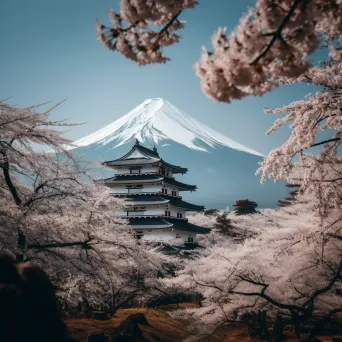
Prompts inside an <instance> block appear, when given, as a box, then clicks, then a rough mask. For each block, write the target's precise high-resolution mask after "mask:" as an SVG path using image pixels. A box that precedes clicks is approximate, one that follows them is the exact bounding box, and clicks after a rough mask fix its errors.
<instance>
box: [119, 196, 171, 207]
mask: <svg viewBox="0 0 342 342" xmlns="http://www.w3.org/2000/svg"><path fill="white" fill-rule="evenodd" d="M129 202H133V203H138V205H142V204H146V203H147V204H167V203H169V202H170V199H168V198H163V197H161V196H158V195H139V196H129V197H127V198H126V203H127V204H130V203H129ZM131 205H133V204H131Z"/></svg>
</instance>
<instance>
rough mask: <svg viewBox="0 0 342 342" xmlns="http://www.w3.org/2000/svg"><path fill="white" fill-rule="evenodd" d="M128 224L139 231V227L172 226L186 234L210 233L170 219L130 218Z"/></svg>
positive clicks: (192, 225) (182, 221) (184, 221)
mask: <svg viewBox="0 0 342 342" xmlns="http://www.w3.org/2000/svg"><path fill="white" fill-rule="evenodd" d="M129 222H130V224H131V225H132V226H136V229H139V226H150V227H151V228H153V226H162V225H165V226H167V225H173V226H172V227H173V228H175V229H178V230H182V231H186V232H194V233H199V234H208V233H209V232H210V228H204V227H200V226H197V225H195V224H192V223H190V222H188V221H186V220H177V219H172V218H167V219H163V218H159V217H156V218H130V219H129ZM145 229H148V228H145Z"/></svg>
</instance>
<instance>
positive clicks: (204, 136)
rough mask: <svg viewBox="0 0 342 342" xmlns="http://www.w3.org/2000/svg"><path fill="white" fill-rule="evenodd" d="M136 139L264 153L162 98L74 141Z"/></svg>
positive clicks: (122, 141) (116, 143) (201, 148)
mask: <svg viewBox="0 0 342 342" xmlns="http://www.w3.org/2000/svg"><path fill="white" fill-rule="evenodd" d="M133 139H138V140H140V141H142V142H144V141H146V140H148V141H153V142H154V143H155V144H158V143H160V142H162V141H163V140H172V141H174V142H176V143H179V144H182V145H184V146H186V147H188V148H190V149H193V150H198V151H208V147H211V148H214V147H215V146H225V147H229V148H233V149H235V150H238V151H244V152H247V153H250V154H254V155H257V156H262V154H261V153H259V152H257V151H254V150H252V149H250V148H248V147H246V146H244V145H242V144H239V143H238V142H236V141H234V140H232V139H229V138H228V137H226V136H225V135H223V134H221V133H219V132H217V131H215V130H213V129H211V128H210V127H208V126H206V125H204V124H203V123H201V122H199V121H198V120H196V119H194V118H192V117H191V116H189V115H187V114H185V113H183V112H182V111H180V110H179V109H178V108H176V107H175V106H173V105H172V104H171V103H170V102H169V101H167V100H164V99H161V98H154V99H148V100H145V101H144V102H143V103H141V104H140V105H139V106H137V107H136V108H134V109H133V110H131V111H130V112H129V113H127V114H126V115H124V116H122V117H121V118H120V119H118V120H116V121H114V122H113V123H111V124H109V125H108V126H106V127H104V128H102V129H100V130H98V131H96V132H94V133H92V134H90V135H88V136H86V137H84V138H82V139H79V140H77V141H75V142H74V145H75V146H77V147H82V146H89V145H91V144H99V145H107V144H109V143H114V146H113V147H114V148H115V147H118V146H121V145H123V144H125V143H126V142H128V141H132V140H133Z"/></svg>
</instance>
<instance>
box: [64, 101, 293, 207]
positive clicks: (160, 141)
mask: <svg viewBox="0 0 342 342" xmlns="http://www.w3.org/2000/svg"><path fill="white" fill-rule="evenodd" d="M99 115H100V114H99ZM116 116H117V114H116ZM136 139H138V140H139V141H140V143H141V144H142V145H144V146H146V147H148V148H153V146H155V147H156V148H157V149H158V153H159V155H160V156H161V158H163V159H164V160H165V161H167V162H170V163H171V164H174V165H180V166H183V167H186V168H188V169H189V172H188V173H187V174H185V175H184V176H180V177H179V178H180V179H179V180H180V181H182V182H185V183H189V184H196V185H197V186H198V191H196V192H195V193H194V194H189V193H184V194H183V195H184V199H185V200H189V201H190V202H193V203H196V204H200V205H204V206H205V207H207V208H218V209H225V208H226V207H227V206H231V205H232V204H233V203H235V201H236V200H239V199H246V198H248V199H250V200H253V201H256V202H257V203H258V204H259V207H261V208H267V207H275V206H277V201H278V200H279V199H282V198H284V197H285V196H286V194H287V192H286V189H285V188H284V185H283V184H282V183H281V182H278V183H274V182H272V181H270V182H267V183H266V184H260V176H256V175H255V171H256V170H257V169H258V167H259V163H260V162H261V161H262V159H263V155H262V153H260V152H258V151H256V150H254V149H252V148H250V147H248V146H245V145H243V144H241V143H240V142H237V141H235V140H233V139H231V138H229V137H227V136H225V135H224V134H222V133H220V132H218V131H216V130H214V129H212V128H210V127H208V126H207V125H205V124H204V123H202V122H200V121H198V120H197V119H195V117H193V116H190V115H188V114H186V113H184V112H183V111H182V110H181V109H178V108H177V107H176V106H174V105H173V104H171V103H170V102H169V101H167V100H165V99H160V98H156V99H148V100H145V101H144V102H143V103H141V104H140V105H138V106H137V107H135V108H134V109H132V110H131V111H129V112H128V113H127V114H125V115H123V116H121V117H120V118H119V119H117V120H115V121H113V122H112V123H110V124H109V125H107V126H105V127H103V128H102V129H100V130H97V131H95V132H93V133H91V134H89V135H87V136H85V137H83V138H81V139H78V140H76V141H74V142H73V146H68V148H70V149H73V151H74V152H75V155H79V156H84V157H85V158H86V159H89V160H91V161H101V162H102V161H104V160H114V159H117V158H120V157H122V156H123V155H125V154H126V153H127V152H128V151H129V150H130V149H131V147H132V144H134V142H135V140H136ZM241 139H243V134H242V135H241ZM111 175H112V173H110V172H109V171H108V170H104V169H103V168H102V169H101V168H99V169H97V170H96V175H95V177H96V178H106V177H110V176H111Z"/></svg>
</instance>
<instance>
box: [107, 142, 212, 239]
mask: <svg viewBox="0 0 342 342" xmlns="http://www.w3.org/2000/svg"><path fill="white" fill-rule="evenodd" d="M103 164H104V165H106V166H107V167H110V168H112V169H114V170H116V171H117V173H116V174H115V176H113V177H111V178H107V179H104V180H103V182H104V184H105V185H106V186H108V187H109V188H111V191H112V194H113V196H115V197H118V198H123V199H125V204H126V205H125V208H124V210H123V211H121V212H118V213H117V215H118V216H119V217H122V218H127V219H128V220H129V224H130V226H132V227H133V229H134V231H135V235H136V237H137V238H144V239H148V240H155V239H156V240H167V239H170V238H179V239H182V240H183V241H184V242H185V243H195V242H196V235H197V234H206V233H209V232H210V229H209V228H203V227H200V226H197V225H194V224H192V223H190V222H188V219H187V218H186V217H185V214H186V212H187V211H203V210H204V207H203V206H199V205H194V204H191V203H188V202H185V201H183V200H182V197H181V196H180V192H181V191H195V190H196V186H195V185H188V184H184V183H181V182H178V181H177V180H175V178H174V175H176V174H184V173H186V172H187V171H188V170H187V169H186V168H184V167H180V166H176V165H172V164H169V163H167V162H166V161H164V160H163V159H161V158H160V157H159V154H158V152H157V149H156V148H153V150H151V149H148V148H146V147H144V146H142V145H140V143H139V141H138V140H136V141H135V144H134V145H133V147H132V149H131V150H130V151H129V152H128V153H127V154H126V155H124V156H123V157H121V158H119V159H116V160H112V161H106V162H104V163H103Z"/></svg>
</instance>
